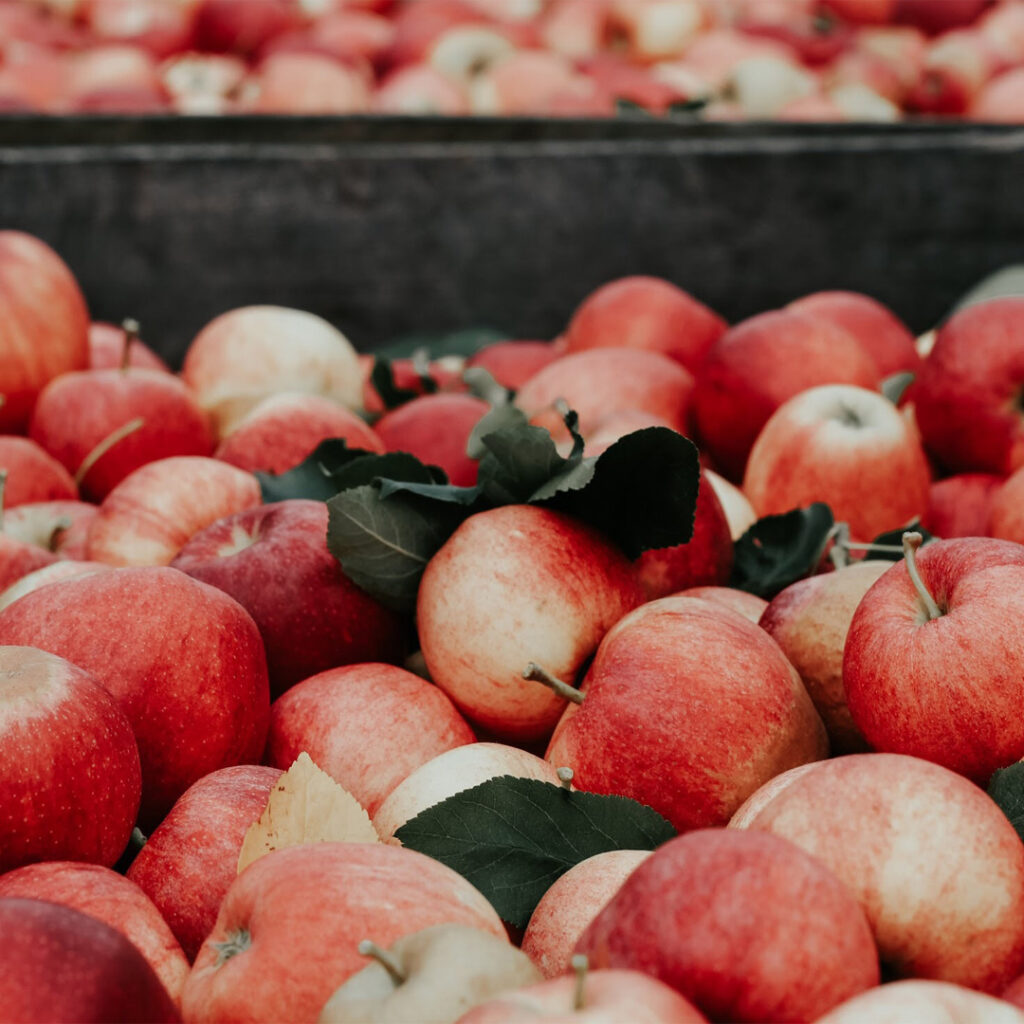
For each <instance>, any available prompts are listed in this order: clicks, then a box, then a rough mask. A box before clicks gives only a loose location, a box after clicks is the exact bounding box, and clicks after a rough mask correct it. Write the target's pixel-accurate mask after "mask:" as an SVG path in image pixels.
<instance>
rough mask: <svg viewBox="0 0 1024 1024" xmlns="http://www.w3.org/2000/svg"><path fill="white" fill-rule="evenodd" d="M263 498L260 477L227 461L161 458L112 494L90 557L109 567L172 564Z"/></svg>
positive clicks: (92, 537) (93, 534)
mask: <svg viewBox="0 0 1024 1024" xmlns="http://www.w3.org/2000/svg"><path fill="white" fill-rule="evenodd" d="M261 500H262V498H261V494H260V485H259V482H258V481H257V479H256V478H255V477H254V476H253V475H252V474H251V473H247V472H245V470H242V469H236V468H235V467H234V466H229V465H228V464H227V463H226V462H221V461H219V460H218V459H209V458H205V457H203V456H201V455H178V456H174V457H172V458H167V459H158V460H157V461H156V462H149V463H147V464H146V465H144V466H141V467H139V468H138V469H136V470H135V471H134V472H133V473H130V474H129V475H128V476H126V477H125V478H124V479H123V480H122V481H121V482H120V483H119V484H118V485H117V486H116V487H114V489H113V490H112V491H111V492H110V493H109V494H108V495H107V496H106V498H105V499H104V500H103V504H102V505H101V506H100V510H99V512H98V513H97V515H96V518H95V519H94V520H93V522H92V526H91V527H90V528H89V540H88V545H87V547H86V554H87V556H88V557H89V558H90V559H91V560H92V561H94V562H106V563H107V564H108V565H168V564H170V562H172V561H173V560H174V557H175V556H176V555H177V554H178V552H179V551H180V550H181V549H182V548H183V547H184V546H185V544H186V543H188V541H189V539H190V538H191V537H193V536H194V535H195V534H197V533H199V531H200V530H203V529H204V528H205V527H207V526H209V525H211V524H212V523H215V522H216V521H217V520H218V519H223V518H224V517H225V516H230V515H234V514H235V513H237V512H241V511H242V510H244V509H247V508H253V507H254V506H258V505H259V504H260V502H261Z"/></svg>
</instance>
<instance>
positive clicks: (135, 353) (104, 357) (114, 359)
mask: <svg viewBox="0 0 1024 1024" xmlns="http://www.w3.org/2000/svg"><path fill="white" fill-rule="evenodd" d="M126 359H127V360H128V365H129V366H137V367H139V368H141V369H144V370H164V371H165V372H170V371H169V370H168V366H167V364H166V363H165V362H164V361H163V360H162V359H161V358H160V357H159V356H158V355H157V354H156V353H155V352H154V351H153V350H152V349H151V348H149V347H148V346H147V345H144V344H143V343H142V342H141V341H139V339H138V338H136V337H134V336H133V335H132V334H130V333H129V332H126V330H125V328H124V327H115V326H114V325H113V324H108V323H103V322H96V323H92V324H90V325H89V369H90V370H118V369H120V368H121V367H122V366H123V365H124V361H125V360H126Z"/></svg>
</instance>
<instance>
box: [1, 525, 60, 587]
mask: <svg viewBox="0 0 1024 1024" xmlns="http://www.w3.org/2000/svg"><path fill="white" fill-rule="evenodd" d="M56 561H57V556H56V555H55V554H53V553H52V552H50V551H47V550H46V549H45V548H41V547H38V546H37V545H35V544H26V543H24V542H22V541H20V540H15V539H14V538H13V537H8V536H7V535H6V534H5V533H0V590H6V589H7V588H8V587H10V586H13V585H14V584H15V583H17V582H18V580H20V579H21V578H22V577H24V576H27V575H28V574H29V573H31V572H35V571H36V570H37V569H42V568H43V567H44V566H47V565H52V564H53V563H54V562H56Z"/></svg>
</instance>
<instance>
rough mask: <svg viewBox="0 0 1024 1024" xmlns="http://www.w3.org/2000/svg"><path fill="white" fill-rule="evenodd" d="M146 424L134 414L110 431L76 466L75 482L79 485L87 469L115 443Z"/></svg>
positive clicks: (87, 472)
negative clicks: (133, 417)
mask: <svg viewBox="0 0 1024 1024" xmlns="http://www.w3.org/2000/svg"><path fill="white" fill-rule="evenodd" d="M145 424H146V421H145V419H144V418H143V417H142V416H136V417H135V419H133V420H129V421H128V422H127V423H125V424H123V425H122V426H120V427H118V428H117V430H113V431H111V432H110V433H109V434H107V436H106V437H105V438H103V440H102V441H100V443H99V444H98V445H96V447H95V448H93V450H92V451H91V452H89V454H88V455H86V457H85V458H84V459H82V464H81V465H80V466H79V467H78V472H77V473H75V483H76V484H77V485H78V486H79V487H81V486H82V481H83V480H84V479H85V478H86V476H88V474H89V470H90V469H92V467H93V466H95V465H96V463H97V462H99V460H100V459H102V458H103V456H104V455H106V454H107V452H109V451H110V449H111V448H113V447H114V445H115V444H119V443H120V442H121V441H123V440H124V439H125V438H126V437H128V436H129V435H131V434H134V433H135V431H136V430H141V429H142V428H143V427H144V426H145Z"/></svg>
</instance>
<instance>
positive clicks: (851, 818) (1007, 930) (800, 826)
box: [731, 754, 1024, 992]
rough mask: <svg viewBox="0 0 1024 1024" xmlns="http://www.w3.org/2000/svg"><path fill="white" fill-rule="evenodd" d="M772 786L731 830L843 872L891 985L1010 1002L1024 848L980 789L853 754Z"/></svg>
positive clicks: (1021, 953)
mask: <svg viewBox="0 0 1024 1024" xmlns="http://www.w3.org/2000/svg"><path fill="white" fill-rule="evenodd" d="M769 787H771V788H772V789H773V790H774V792H772V793H770V794H769V795H768V796H767V797H766V798H765V797H762V796H761V794H759V793H755V794H754V796H753V797H752V798H751V800H750V806H749V807H743V808H740V810H739V811H738V812H737V814H736V816H735V818H734V819H733V822H732V826H731V827H734V828H746V829H756V830H760V831H766V832H772V833H774V834H775V835H778V836H781V837H783V838H785V839H789V840H790V841H792V842H794V843H796V844H797V846H799V847H801V848H803V849H804V850H806V851H807V852H808V853H809V854H811V855H812V856H813V857H815V858H816V859H817V860H818V861H820V862H821V863H823V864H825V865H826V866H827V867H828V868H830V869H831V870H832V871H833V872H835V874H836V875H838V877H839V878H840V879H842V881H843V882H844V883H845V884H846V885H847V886H848V887H849V889H850V891H851V892H852V893H853V894H854V896H855V897H856V898H857V900H858V902H859V903H860V905H861V906H862V907H863V908H864V911H865V913H866V914H867V916H868V920H869V921H870V923H871V928H872V931H873V932H874V935H875V941H876V942H877V944H878V950H879V954H880V955H881V959H882V964H883V966H884V967H885V969H886V971H887V973H888V974H889V975H890V976H896V977H913V978H931V979H934V980H937V981H950V982H954V983H956V984H960V985H966V986H968V987H970V988H977V989H980V990H981V991H984V992H999V991H1001V990H1002V989H1003V988H1004V987H1005V986H1006V984H1007V983H1008V982H1009V981H1010V980H1011V979H1012V978H1013V977H1015V976H1016V974H1018V973H1020V971H1021V969H1022V967H1024V846H1022V845H1021V842H1020V839H1019V838H1018V837H1017V833H1016V832H1015V831H1014V829H1013V826H1012V825H1011V824H1010V822H1009V821H1008V820H1007V818H1006V816H1005V815H1004V814H1003V812H1002V811H1001V810H1000V809H999V808H998V807H997V806H996V805H995V804H994V803H993V802H992V800H990V799H989V797H988V796H986V795H985V793H984V792H983V791H982V790H980V789H978V787H977V786H975V785H973V784H972V783H970V782H968V781H967V780H966V779H965V778H963V777H962V776H960V775H957V774H955V773H954V772H951V771H948V770H947V769H945V768H942V767H940V766H939V765H935V764H930V763H928V762H927V761H922V760H919V759H918V758H913V757H906V756H903V755H899V754H850V755H848V756H846V757H837V758H833V759H832V760H830V761H820V762H818V763H817V764H814V765H809V766H805V767H803V768H800V769H796V770H794V771H793V772H791V773H789V777H788V778H787V777H786V776H782V777H780V778H779V779H776V780H773V781H772V782H771V783H769ZM936 835H941V836H942V842H941V843H939V844H937V843H936V842H935V837H936ZM937 893H941V894H942V898H941V899H937V898H936V894H937Z"/></svg>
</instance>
